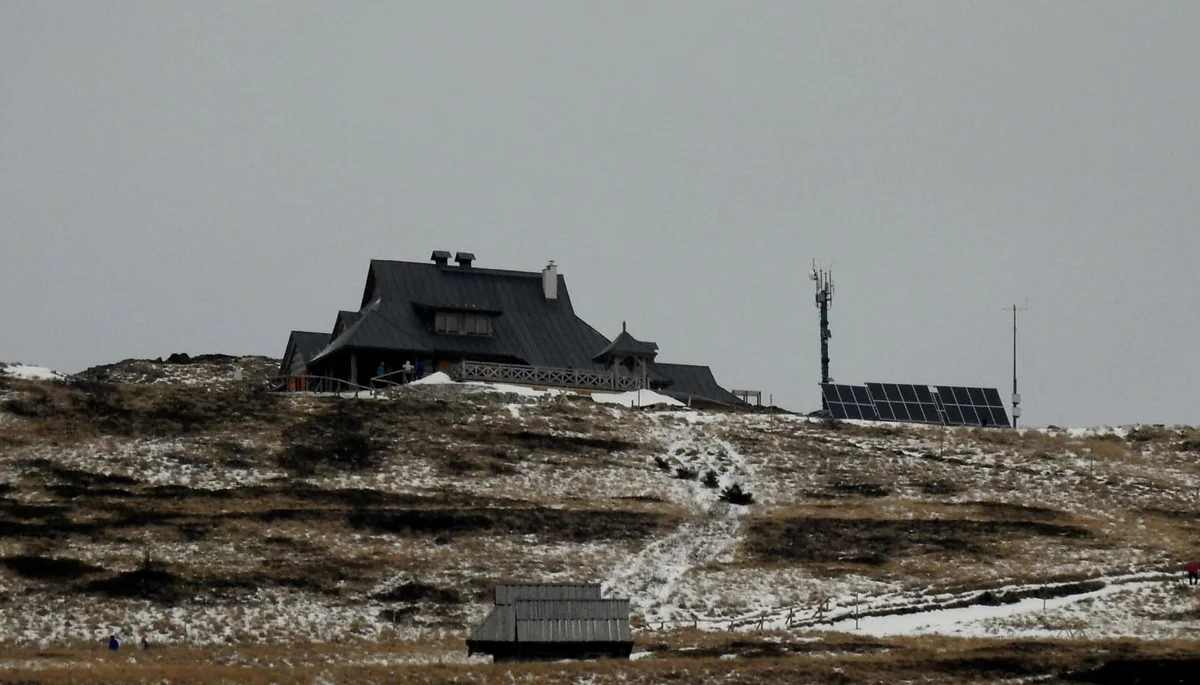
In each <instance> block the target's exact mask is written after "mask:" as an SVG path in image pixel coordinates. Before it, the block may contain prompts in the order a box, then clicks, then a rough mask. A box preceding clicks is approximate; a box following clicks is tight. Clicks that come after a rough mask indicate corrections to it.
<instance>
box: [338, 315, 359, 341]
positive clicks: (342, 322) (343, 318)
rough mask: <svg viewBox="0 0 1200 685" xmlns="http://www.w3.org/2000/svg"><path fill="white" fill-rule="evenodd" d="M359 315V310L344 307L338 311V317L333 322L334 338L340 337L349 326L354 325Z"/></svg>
mask: <svg viewBox="0 0 1200 685" xmlns="http://www.w3.org/2000/svg"><path fill="white" fill-rule="evenodd" d="M358 316H359V314H358V312H348V311H346V310H344V309H343V310H342V311H340V312H338V314H337V319H335V320H334V322H333V335H332V338H336V337H338V336H339V335H341V334H342V333H343V332H344V331H345V330H346V329H347V328H349V327H351V326H353V325H354V323H355V322H356V321H358Z"/></svg>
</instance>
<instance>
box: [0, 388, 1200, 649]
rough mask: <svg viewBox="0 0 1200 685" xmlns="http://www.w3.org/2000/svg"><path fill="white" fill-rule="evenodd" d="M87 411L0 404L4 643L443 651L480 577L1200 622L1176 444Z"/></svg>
mask: <svg viewBox="0 0 1200 685" xmlns="http://www.w3.org/2000/svg"><path fill="white" fill-rule="evenodd" d="M97 392H100V391H99V390H97V389H96V388H92V387H89V388H87V389H86V390H85V389H74V388H69V387H55V386H52V385H49V384H47V385H45V386H41V385H37V386H34V387H31V388H24V387H22V388H21V389H20V390H19V391H10V393H9V395H8V396H7V399H6V400H5V401H4V403H3V405H0V409H2V411H0V447H2V451H0V530H2V531H4V534H3V535H2V536H0V606H3V607H4V611H2V612H0V642H9V643H54V644H58V643H69V642H71V641H84V642H86V641H92V640H97V639H99V638H101V637H103V636H105V635H107V634H109V633H110V632H113V631H114V630H117V631H120V632H122V633H124V634H127V635H128V634H133V633H141V632H145V633H146V634H148V635H149V636H150V638H151V639H152V640H153V641H155V642H159V643H161V642H178V643H187V644H209V643H212V644H216V643H224V642H227V641H230V640H234V641H238V642H263V643H279V642H284V641H292V640H305V641H317V642H338V643H340V642H344V641H346V640H366V641H373V640H385V639H393V638H396V637H401V638H404V639H408V640H420V639H427V638H429V637H430V636H435V637H436V636H441V637H442V638H445V639H458V638H460V637H461V636H462V635H463V634H464V632H465V631H466V630H467V629H468V628H469V627H470V626H471V625H472V624H473V622H474V621H476V620H478V619H479V618H480V617H481V616H482V615H483V613H484V612H485V611H486V607H487V598H488V590H489V588H490V585H491V584H492V583H493V582H495V581H496V580H499V579H503V578H515V579H527V580H545V581H561V580H584V581H596V582H601V583H603V585H604V589H605V593H606V595H609V596H627V597H629V598H630V599H631V601H632V606H633V608H634V612H635V614H636V619H635V622H636V624H637V625H638V635H639V636H641V637H640V638H639V639H654V638H653V636H655V635H661V634H665V633H668V632H670V631H672V630H677V629H681V628H692V627H695V628H699V629H701V630H709V631H721V632H726V631H729V630H731V629H732V630H742V631H745V630H757V629H760V628H761V629H775V630H786V631H793V632H795V631H801V632H807V631H852V632H853V631H856V630H857V631H858V632H861V633H864V634H873V635H896V634H928V633H934V634H941V635H963V636H1003V637H1023V636H1025V637H1047V636H1049V637H1080V636H1084V637H1107V636H1132V637H1140V638H1170V637H1182V636H1186V635H1188V634H1189V633H1190V631H1192V630H1193V629H1194V620H1195V619H1196V617H1197V610H1198V608H1200V602H1198V598H1200V592H1196V591H1194V590H1190V589H1189V588H1187V587H1185V586H1183V585H1181V584H1180V582H1179V581H1180V579H1181V576H1180V574H1179V573H1178V566H1179V564H1180V563H1181V562H1182V561H1183V557H1184V555H1186V554H1187V553H1189V551H1191V550H1192V549H1193V547H1192V546H1193V545H1194V541H1195V540H1196V539H1197V534H1198V533H1200V529H1198V528H1197V523H1196V520H1195V517H1194V512H1195V511H1196V510H1197V508H1200V495H1198V494H1197V493H1200V464H1198V460H1197V449H1198V448H1200V435H1198V434H1197V432H1196V431H1194V430H1192V429H1186V428H1153V427H1141V428H1127V429H1122V430H1120V431H1107V432H1101V433H1087V434H1085V433H1069V432H1061V431H1035V430H1023V431H1019V432H1018V431H983V430H970V429H951V430H942V429H934V428H928V427H916V426H912V427H908V426H896V425H888V426H857V425H847V424H827V423H824V422H820V421H814V420H809V419H807V418H803V417H797V416H789V415H766V414H749V413H712V412H697V411H691V410H686V409H683V408H679V407H671V406H656V407H642V408H630V407H623V406H620V405H609V404H604V403H602V402H596V401H593V399H590V398H588V397H586V396H575V395H571V394H566V393H558V392H545V391H541V392H539V391H532V390H529V389H527V388H511V387H490V386H480V385H477V384H476V385H468V384H452V383H435V382H429V383H426V384H423V385H419V386H416V387H408V388H404V389H400V390H397V391H394V392H392V393H391V394H389V395H388V396H387V397H385V398H375V399H372V400H369V401H368V400H367V399H365V398H364V399H359V400H356V399H353V398H338V397H313V396H278V395H270V394H266V393H246V392H244V391H239V390H237V389H220V388H218V389H217V390H216V391H213V389H212V388H194V387H171V386H167V387H160V386H158V385H150V386H127V387H124V388H118V389H116V390H111V391H105V392H106V393H107V394H101V395H97V394H90V393H97ZM643 399H644V398H643ZM735 485H736V486H737V489H740V490H741V491H743V492H745V493H749V499H750V500H751V501H750V502H749V503H748V504H737V503H734V502H737V501H744V500H739V499H738V498H737V497H736V496H735V495H733V494H731V493H734V492H735V490H734V486H735ZM730 499H732V500H734V502H730V501H726V500H730ZM856 618H857V621H856V620H855V619H856Z"/></svg>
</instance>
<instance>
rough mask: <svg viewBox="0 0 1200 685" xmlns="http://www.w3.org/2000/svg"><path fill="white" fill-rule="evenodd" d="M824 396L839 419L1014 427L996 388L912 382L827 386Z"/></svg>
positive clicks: (823, 390)
mask: <svg viewBox="0 0 1200 685" xmlns="http://www.w3.org/2000/svg"><path fill="white" fill-rule="evenodd" d="M821 396H822V397H823V398H824V399H825V405H826V406H827V407H828V408H829V414H830V416H832V417H833V418H835V419H865V420H867V421H901V422H906V423H932V424H939V425H940V424H945V425H947V426H1011V425H1012V424H1011V423H1010V422H1009V420H1008V413H1007V412H1006V411H1005V410H1004V403H1003V401H1002V400H1001V399H1000V392H999V391H998V390H996V389H995V388H972V387H966V386H957V385H939V386H937V389H936V392H934V391H933V390H932V389H931V388H930V386H928V385H914V384H911V383H867V384H866V385H838V384H835V383H823V384H822V385H821Z"/></svg>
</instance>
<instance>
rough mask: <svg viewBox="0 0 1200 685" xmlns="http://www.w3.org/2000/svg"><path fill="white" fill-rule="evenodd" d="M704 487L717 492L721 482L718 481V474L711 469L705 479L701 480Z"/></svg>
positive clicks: (706, 472) (705, 473)
mask: <svg viewBox="0 0 1200 685" xmlns="http://www.w3.org/2000/svg"><path fill="white" fill-rule="evenodd" d="M700 482H701V483H703V484H704V487H706V488H711V489H713V490H715V489H716V488H717V486H718V485H720V484H721V482H720V481H719V480H718V479H717V472H716V471H713V470H712V469H709V470H707V471H705V472H704V478H703V479H701V480H700Z"/></svg>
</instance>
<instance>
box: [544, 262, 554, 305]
mask: <svg viewBox="0 0 1200 685" xmlns="http://www.w3.org/2000/svg"><path fill="white" fill-rule="evenodd" d="M542 292H543V293H545V295H546V299H547V300H557V299H558V267H557V266H555V265H554V262H553V261H551V262H550V263H549V264H547V265H546V268H545V269H542Z"/></svg>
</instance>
